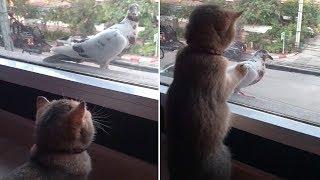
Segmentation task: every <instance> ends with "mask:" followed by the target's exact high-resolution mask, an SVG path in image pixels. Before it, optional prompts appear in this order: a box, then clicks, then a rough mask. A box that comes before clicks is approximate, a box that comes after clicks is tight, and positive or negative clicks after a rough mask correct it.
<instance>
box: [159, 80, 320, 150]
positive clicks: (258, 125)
mask: <svg viewBox="0 0 320 180" xmlns="http://www.w3.org/2000/svg"><path fill="white" fill-rule="evenodd" d="M167 90H168V87H167V86H164V85H161V86H160V93H161V98H160V102H161V106H162V107H164V106H165V99H166V92H167ZM229 108H230V111H231V115H232V116H231V117H232V119H233V120H234V121H232V127H234V128H236V129H240V130H243V131H246V132H248V133H251V134H254V135H257V136H260V137H263V138H266V139H270V140H273V141H276V142H279V143H282V144H285V145H288V146H291V147H295V148H298V149H301V150H304V151H307V152H310V153H314V154H317V155H320V149H319V147H320V127H317V126H313V125H310V124H306V123H302V122H298V121H295V120H292V119H289V118H285V117H281V116H277V115H273V114H270V113H266V112H262V111H258V110H254V109H250V108H247V107H243V106H240V105H236V104H232V103H229Z"/></svg>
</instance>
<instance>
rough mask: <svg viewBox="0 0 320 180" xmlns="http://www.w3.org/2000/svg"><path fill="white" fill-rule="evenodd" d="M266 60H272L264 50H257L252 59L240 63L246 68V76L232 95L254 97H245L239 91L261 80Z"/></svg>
mask: <svg viewBox="0 0 320 180" xmlns="http://www.w3.org/2000/svg"><path fill="white" fill-rule="evenodd" d="M268 58H269V59H271V60H273V58H272V57H271V56H270V55H269V54H268V52H267V51H266V50H259V51H256V52H255V53H254V55H253V57H252V58H250V59H249V60H247V61H243V62H241V64H244V65H245V66H246V67H247V74H246V75H245V76H244V78H243V79H242V81H241V82H240V83H239V84H238V86H237V87H236V88H235V91H234V93H239V94H241V95H243V96H247V97H254V96H249V95H246V94H245V93H243V92H242V91H241V89H242V88H245V87H248V86H251V85H253V84H256V83H257V82H259V81H260V80H261V79H262V77H263V76H264V74H265V69H266V65H265V63H266V60H267V59H268Z"/></svg>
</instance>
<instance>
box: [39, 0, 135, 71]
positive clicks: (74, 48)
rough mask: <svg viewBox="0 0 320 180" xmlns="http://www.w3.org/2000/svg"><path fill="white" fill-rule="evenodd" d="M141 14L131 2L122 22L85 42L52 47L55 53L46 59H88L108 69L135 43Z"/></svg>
mask: <svg viewBox="0 0 320 180" xmlns="http://www.w3.org/2000/svg"><path fill="white" fill-rule="evenodd" d="M139 16H140V12H139V6H138V4H131V5H130V6H129V9H128V13H127V16H126V17H125V18H124V19H123V20H122V21H121V22H120V23H118V24H115V25H113V26H111V27H109V28H107V29H105V30H103V31H101V32H99V33H98V34H96V35H93V36H89V37H88V38H87V39H86V40H84V41H83V42H79V43H72V44H71V45H70V46H58V47H55V48H52V51H53V52H54V53H55V55H53V56H50V57H47V58H45V59H44V61H45V62H56V61H60V60H64V61H73V62H76V63H81V62H85V61H86V62H93V63H95V64H98V65H99V66H100V68H104V69H107V68H108V66H109V63H110V62H111V61H112V60H114V59H115V58H116V57H117V56H118V55H119V54H121V52H122V51H123V50H124V49H126V48H128V47H130V44H134V43H135V41H136V38H137V27H138V22H139Z"/></svg>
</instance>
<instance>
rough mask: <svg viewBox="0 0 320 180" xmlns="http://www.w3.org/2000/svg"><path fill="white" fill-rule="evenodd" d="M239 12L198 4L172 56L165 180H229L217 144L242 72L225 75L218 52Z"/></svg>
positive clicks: (225, 156)
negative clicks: (182, 43) (181, 43)
mask: <svg viewBox="0 0 320 180" xmlns="http://www.w3.org/2000/svg"><path fill="white" fill-rule="evenodd" d="M241 13H242V12H234V11H227V10H224V9H222V8H220V7H219V6H216V5H202V6H198V7H196V8H195V9H194V11H193V12H192V13H191V15H190V17H189V23H188V25H187V27H186V32H185V38H186V40H187V45H186V46H185V47H184V48H182V49H181V50H180V51H179V52H178V54H177V56H176V63H175V70H174V78H173V82H172V84H171V85H170V87H169V89H168V93H167V103H166V112H165V119H166V120H165V122H166V125H165V127H166V132H167V141H168V145H167V153H168V170H169V175H170V179H171V180H212V179H217V180H224V179H230V174H231V155H230V152H229V149H228V147H226V146H225V145H224V144H223V140H224V138H225V136H226V134H227V132H228V130H229V109H228V105H227V99H228V97H229V96H230V95H231V94H232V92H233V90H234V88H235V87H236V86H237V84H238V83H239V82H240V81H241V80H242V78H243V77H244V76H245V74H246V72H247V68H246V66H244V65H243V64H238V65H237V66H236V68H234V69H233V70H230V71H227V65H228V59H226V58H224V57H222V53H223V51H224V50H225V49H226V48H227V47H228V46H229V45H230V43H231V42H232V41H233V39H234V36H235V27H234V26H235V22H236V20H237V19H238V18H239V17H240V15H241Z"/></svg>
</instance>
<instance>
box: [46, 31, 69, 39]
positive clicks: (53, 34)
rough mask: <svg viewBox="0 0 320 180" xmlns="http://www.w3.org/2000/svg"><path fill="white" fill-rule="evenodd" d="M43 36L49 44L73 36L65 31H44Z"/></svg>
mask: <svg viewBox="0 0 320 180" xmlns="http://www.w3.org/2000/svg"><path fill="white" fill-rule="evenodd" d="M43 34H44V37H45V39H46V41H47V42H54V41H55V40H57V39H59V38H62V37H68V36H70V35H71V34H70V33H67V32H64V31H44V32H43Z"/></svg>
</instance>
